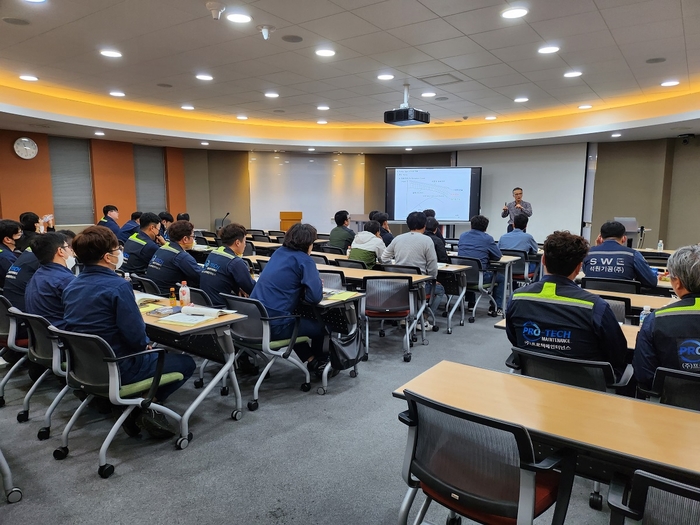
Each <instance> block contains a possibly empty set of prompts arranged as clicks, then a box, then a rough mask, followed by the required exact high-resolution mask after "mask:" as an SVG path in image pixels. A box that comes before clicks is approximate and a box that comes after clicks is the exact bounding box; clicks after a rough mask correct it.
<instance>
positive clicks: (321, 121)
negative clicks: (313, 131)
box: [316, 120, 328, 124]
mask: <svg viewBox="0 0 700 525" xmlns="http://www.w3.org/2000/svg"><path fill="white" fill-rule="evenodd" d="M316 124H328V121H327V120H318V121H316Z"/></svg>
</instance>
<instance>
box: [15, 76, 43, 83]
mask: <svg viewBox="0 0 700 525" xmlns="http://www.w3.org/2000/svg"><path fill="white" fill-rule="evenodd" d="M19 78H20V80H26V81H27V82H36V81H37V80H39V77H35V76H34V75H20V76H19Z"/></svg>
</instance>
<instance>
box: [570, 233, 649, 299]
mask: <svg viewBox="0 0 700 525" xmlns="http://www.w3.org/2000/svg"><path fill="white" fill-rule="evenodd" d="M583 273H585V274H586V277H606V278H608V279H624V280H626V281H639V282H640V283H642V286H646V287H647V288H654V287H655V286H656V285H657V279H656V274H655V273H654V272H653V271H652V269H651V267H650V266H649V263H647V262H646V261H645V260H644V257H643V256H642V254H641V253H640V252H638V251H637V250H633V249H632V248H628V247H627V246H623V245H621V244H620V243H619V242H617V241H615V240H607V241H604V242H603V243H602V244H599V245H598V246H592V247H591V249H590V250H589V252H588V255H587V256H586V258H585V259H584V260H583Z"/></svg>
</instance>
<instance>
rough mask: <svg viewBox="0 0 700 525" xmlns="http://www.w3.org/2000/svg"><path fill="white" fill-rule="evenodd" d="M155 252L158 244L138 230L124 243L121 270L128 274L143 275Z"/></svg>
mask: <svg viewBox="0 0 700 525" xmlns="http://www.w3.org/2000/svg"><path fill="white" fill-rule="evenodd" d="M157 251H158V244H157V243H156V242H155V241H154V240H152V239H151V238H150V237H149V236H148V235H146V234H145V233H143V232H142V231H141V230H139V231H138V232H136V233H133V234H131V236H130V237H129V238H128V239H127V241H126V242H125V243H124V265H123V266H122V267H121V269H122V270H124V271H125V272H130V273H144V272H145V271H146V268H148V263H150V262H151V259H152V258H153V255H155V253H156V252H157Z"/></svg>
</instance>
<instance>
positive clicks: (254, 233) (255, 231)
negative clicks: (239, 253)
mask: <svg viewBox="0 0 700 525" xmlns="http://www.w3.org/2000/svg"><path fill="white" fill-rule="evenodd" d="M246 233H247V234H249V235H265V230H255V229H252V228H251V229H248V230H246Z"/></svg>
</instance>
